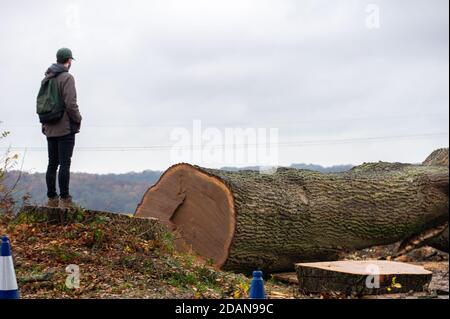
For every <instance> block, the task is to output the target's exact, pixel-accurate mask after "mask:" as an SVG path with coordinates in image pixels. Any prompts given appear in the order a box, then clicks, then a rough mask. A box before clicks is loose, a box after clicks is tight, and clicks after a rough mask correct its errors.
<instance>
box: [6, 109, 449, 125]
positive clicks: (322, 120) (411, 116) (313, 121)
mask: <svg viewBox="0 0 450 319" xmlns="http://www.w3.org/2000/svg"><path fill="white" fill-rule="evenodd" d="M429 117H438V118H447V117H448V113H429V114H408V115H406V114H403V115H385V116H366V117H363V116H360V117H341V118H339V117H335V118H328V119H327V118H320V119H310V120H308V119H305V120H302V121H288V122H273V121H271V122H270V123H268V122H266V123H263V122H259V123H258V122H242V123H236V121H233V122H232V123H227V122H214V121H209V122H208V121H204V123H202V124H203V125H205V126H206V125H217V126H227V125H228V126H230V127H236V126H252V127H258V126H260V127H270V126H271V127H276V126H295V125H303V124H317V123H326V122H339V123H342V122H345V121H364V120H370V121H374V120H386V119H398V120H405V119H423V118H429ZM194 120H195V119H194ZM1 123H2V122H0V124H1ZM191 124H192V123H167V122H164V123H141V124H139V123H103V124H102V123H99V124H85V125H83V124H82V126H83V127H85V128H107V127H111V128H120V127H123V128H143V127H146V128H160V127H172V128H173V127H185V126H186V125H191ZM1 125H3V126H5V127H6V128H9V127H10V128H15V127H30V128H40V127H41V124H35V123H14V122H11V123H5V122H3V123H2V124H1Z"/></svg>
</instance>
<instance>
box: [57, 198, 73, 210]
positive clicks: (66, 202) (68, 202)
mask: <svg viewBox="0 0 450 319" xmlns="http://www.w3.org/2000/svg"><path fill="white" fill-rule="evenodd" d="M59 207H61V208H70V207H73V203H72V196H70V195H69V197H67V198H62V197H61V199H60V200H59Z"/></svg>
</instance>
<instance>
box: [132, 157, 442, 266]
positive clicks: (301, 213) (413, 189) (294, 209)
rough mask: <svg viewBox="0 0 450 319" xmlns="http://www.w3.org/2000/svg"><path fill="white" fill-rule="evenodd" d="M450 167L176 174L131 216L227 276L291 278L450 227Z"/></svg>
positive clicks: (185, 170)
mask: <svg viewBox="0 0 450 319" xmlns="http://www.w3.org/2000/svg"><path fill="white" fill-rule="evenodd" d="M447 211H448V167H443V166H424V165H412V164H401V163H384V162H379V163H365V164H363V165H361V166H357V167H355V168H353V169H352V170H350V171H348V172H344V173H332V174H331V173H328V174H324V173H319V172H315V171H310V170H299V169H293V168H278V170H277V171H276V172H275V173H274V174H262V173H260V172H258V171H238V172H227V171H222V170H215V169H206V168H202V167H199V166H193V165H190V164H186V163H181V164H176V165H174V166H172V167H170V168H169V169H168V170H167V171H166V172H164V174H163V175H162V176H161V177H160V179H159V181H158V182H157V183H156V184H155V185H154V186H152V187H151V188H150V189H149V190H147V192H146V193H145V195H144V197H143V199H142V201H141V203H139V205H138V207H137V209H136V212H135V215H136V216H148V217H157V218H159V219H160V220H161V221H162V222H163V223H165V224H166V225H168V226H169V227H170V228H171V229H172V230H174V231H175V232H176V233H178V234H179V240H178V241H177V247H178V248H179V249H184V250H186V249H188V250H189V249H191V248H192V250H194V251H195V252H197V253H198V254H200V255H201V256H204V257H205V258H208V259H211V260H212V261H213V262H214V263H215V264H216V265H217V266H218V267H221V268H222V269H225V270H233V271H240V272H249V271H251V270H254V269H257V268H260V269H263V270H265V271H266V272H274V271H284V270H292V269H293V268H294V263H296V262H307V261H325V260H332V259H335V258H336V257H337V255H338V254H339V253H340V252H342V251H345V250H353V249H363V248H366V247H370V246H374V245H384V244H390V243H394V242H397V241H399V240H402V239H404V238H408V237H410V236H413V235H414V234H420V233H421V232H423V231H426V230H427V229H430V228H435V227H438V226H440V225H442V224H444V223H445V222H446V221H447V220H448V213H447Z"/></svg>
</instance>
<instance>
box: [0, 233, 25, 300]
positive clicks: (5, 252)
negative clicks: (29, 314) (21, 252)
mask: <svg viewBox="0 0 450 319" xmlns="http://www.w3.org/2000/svg"><path fill="white" fill-rule="evenodd" d="M19 298H20V295H19V288H18V287H17V279H16V272H15V271H14V264H13V259H12V256H11V246H10V244H9V239H8V236H3V237H2V247H1V255H0V299H19Z"/></svg>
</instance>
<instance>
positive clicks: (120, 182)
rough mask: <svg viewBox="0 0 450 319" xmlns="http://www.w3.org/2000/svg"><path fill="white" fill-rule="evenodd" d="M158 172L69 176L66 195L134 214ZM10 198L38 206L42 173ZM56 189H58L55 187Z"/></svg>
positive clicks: (25, 178) (10, 180) (24, 180)
mask: <svg viewBox="0 0 450 319" xmlns="http://www.w3.org/2000/svg"><path fill="white" fill-rule="evenodd" d="M291 167H294V168H300V169H310V170H316V171H320V172H342V171H346V170H349V169H350V168H352V167H353V166H352V165H338V166H331V167H323V166H320V165H313V164H292V165H291ZM221 169H223V170H229V171H237V170H243V169H244V170H248V169H252V170H258V169H259V168H258V166H252V167H243V168H242V167H241V168H237V167H222V168H221ZM161 174H162V172H161V171H152V170H145V171H143V172H139V173H137V172H130V173H124V174H89V173H71V174H70V192H71V194H72V196H73V198H74V201H75V202H76V203H77V204H78V205H81V206H83V207H85V208H89V209H94V210H102V211H111V212H124V213H134V211H135V209H136V206H137V204H138V203H139V202H140V200H141V198H142V196H143V195H144V192H145V191H146V190H147V189H148V188H149V187H150V186H152V185H153V184H155V183H156V182H157V180H158V179H159V177H160V176H161ZM18 175H19V171H11V172H9V173H8V176H7V178H6V186H8V187H10V186H11V185H13V184H14V183H15V181H16V180H17V177H18ZM16 189H17V191H16V192H15V194H14V198H15V199H16V200H17V201H18V202H19V203H21V198H22V196H23V195H24V194H26V193H27V192H28V193H29V194H30V195H31V200H30V204H36V205H40V204H43V203H45V201H46V200H47V194H46V189H47V187H46V185H45V173H33V174H29V173H26V172H23V173H22V176H21V178H20V181H19V183H18V185H17V188H16ZM57 189H58V186H57Z"/></svg>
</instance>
